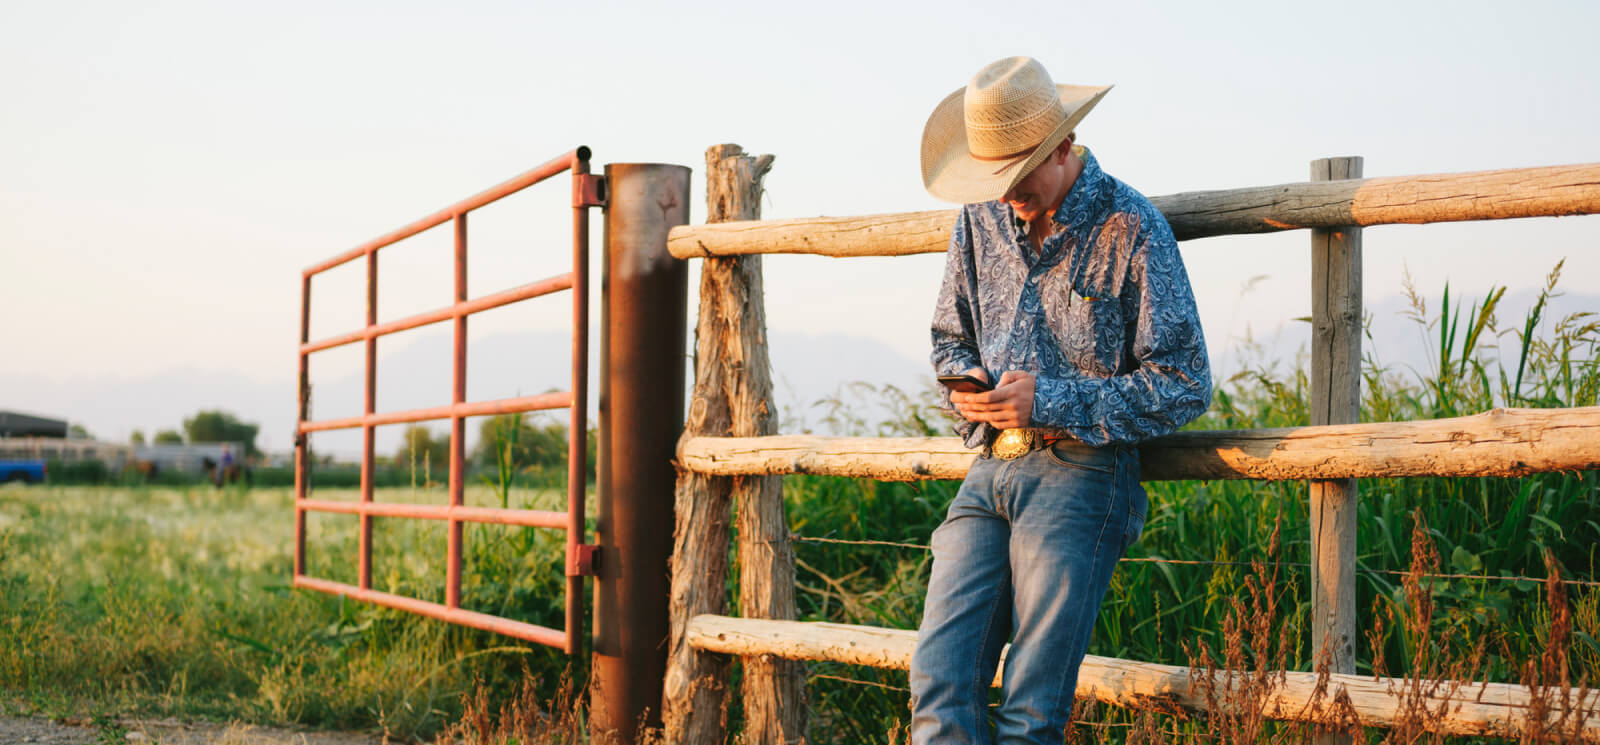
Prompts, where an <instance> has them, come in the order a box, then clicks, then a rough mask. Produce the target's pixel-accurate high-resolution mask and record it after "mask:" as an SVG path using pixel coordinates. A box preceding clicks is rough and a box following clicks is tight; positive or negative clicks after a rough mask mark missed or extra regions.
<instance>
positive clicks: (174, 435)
mask: <svg viewBox="0 0 1600 745" xmlns="http://www.w3.org/2000/svg"><path fill="white" fill-rule="evenodd" d="M152 442H154V443H155V444H157V445H182V444H183V435H180V434H178V431H177V430H175V429H164V430H161V431H160V432H157V433H156V437H155V439H154V440H152Z"/></svg>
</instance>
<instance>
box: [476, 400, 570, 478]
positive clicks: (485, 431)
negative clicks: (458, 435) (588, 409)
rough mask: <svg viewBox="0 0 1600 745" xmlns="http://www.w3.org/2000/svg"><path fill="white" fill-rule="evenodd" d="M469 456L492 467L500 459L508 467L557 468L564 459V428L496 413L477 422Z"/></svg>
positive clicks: (565, 445) (565, 432)
mask: <svg viewBox="0 0 1600 745" xmlns="http://www.w3.org/2000/svg"><path fill="white" fill-rule="evenodd" d="M472 459H473V460H474V461H477V462H478V463H479V464H480V465H483V466H485V467H489V468H493V467H495V466H497V465H499V464H500V463H501V462H502V459H504V462H506V463H509V464H510V466H511V469H512V470H518V471H520V470H523V469H527V468H546V469H551V468H557V467H559V466H561V465H562V464H564V463H566V462H567V428H566V426H565V425H562V424H560V423H559V422H540V421H538V420H537V419H535V418H534V417H529V416H524V415H522V414H500V415H498V416H492V417H489V418H488V419H485V420H483V423H482V424H480V425H478V444H477V446H476V447H474V448H473V451H472Z"/></svg>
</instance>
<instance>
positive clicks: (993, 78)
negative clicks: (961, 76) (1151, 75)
mask: <svg viewBox="0 0 1600 745" xmlns="http://www.w3.org/2000/svg"><path fill="white" fill-rule="evenodd" d="M1109 90H1111V86H1109V85H1098V86H1097V85H1056V84H1055V83H1054V82H1053V81H1051V80H1050V73H1048V72H1045V69H1044V65H1041V64H1039V61H1038V60H1036V59H1034V58H1032V57H1007V58H1006V59H1003V60H1000V61H998V62H992V63H990V64H988V65H986V66H984V68H983V69H982V70H979V71H978V74H977V75H974V76H972V82H970V83H967V87H965V88H962V89H960V90H957V91H956V92H955V93H952V94H950V95H949V96H948V97H947V98H945V99H944V100H943V101H941V102H939V105H938V107H936V108H934V110H933V115H932V116H930V117H928V124H927V126H926V127H924V128H923V130H922V185H923V186H924V187H926V188H927V189H928V193H929V194H932V195H933V196H935V197H937V198H939V199H943V200H945V201H947V202H957V203H960V204H972V203H975V202H988V201H992V200H995V199H999V198H1000V197H1001V196H1003V195H1004V194H1005V193H1006V192H1007V191H1009V190H1010V189H1011V187H1013V186H1015V185H1016V184H1017V182H1018V181H1021V180H1022V179H1023V177H1025V176H1027V175H1028V174H1029V173H1032V172H1033V169H1034V168H1036V167H1037V166H1038V165H1039V164H1040V163H1043V162H1044V160H1045V158H1047V157H1049V155H1050V153H1051V152H1054V151H1055V149H1056V146H1057V145H1060V144H1061V141H1062V140H1065V139H1066V138H1067V135H1068V134H1070V133H1071V132H1072V128H1073V127H1076V126H1077V125H1078V122H1080V121H1082V120H1083V117H1084V115H1086V114H1088V113H1089V110H1090V109H1093V108H1094V105H1095V104H1097V103H1100V99H1101V97H1103V96H1105V94H1106V91H1109Z"/></svg>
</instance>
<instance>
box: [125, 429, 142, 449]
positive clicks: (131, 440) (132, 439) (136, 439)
mask: <svg viewBox="0 0 1600 745" xmlns="http://www.w3.org/2000/svg"><path fill="white" fill-rule="evenodd" d="M128 444H129V445H136V446H140V447H142V446H143V445H144V430H141V429H136V430H134V431H133V434H131V435H128Z"/></svg>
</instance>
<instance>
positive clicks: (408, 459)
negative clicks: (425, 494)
mask: <svg viewBox="0 0 1600 745" xmlns="http://www.w3.org/2000/svg"><path fill="white" fill-rule="evenodd" d="M394 465H395V467H396V468H411V467H412V466H415V467H416V469H417V471H418V472H419V473H420V472H421V471H422V469H423V466H427V469H428V477H429V478H433V475H434V474H439V475H441V476H443V475H445V474H448V473H449V472H450V436H449V435H445V434H440V435H439V436H438V437H435V436H434V434H433V430H430V429H428V427H427V426H426V425H422V424H413V425H411V426H409V427H406V433H405V434H404V435H403V436H401V442H400V449H399V450H396V451H395V453H394Z"/></svg>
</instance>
